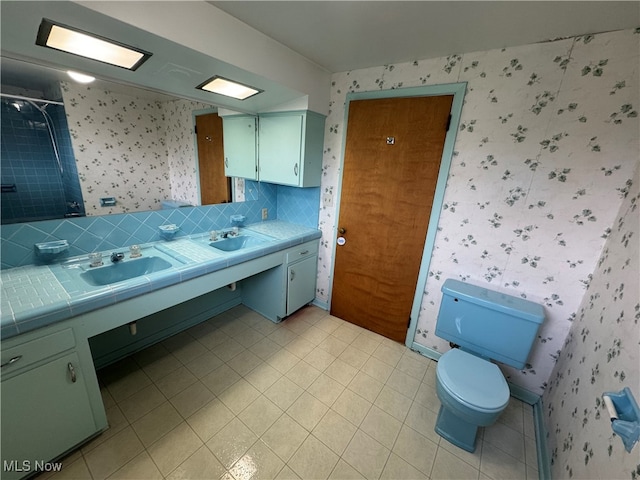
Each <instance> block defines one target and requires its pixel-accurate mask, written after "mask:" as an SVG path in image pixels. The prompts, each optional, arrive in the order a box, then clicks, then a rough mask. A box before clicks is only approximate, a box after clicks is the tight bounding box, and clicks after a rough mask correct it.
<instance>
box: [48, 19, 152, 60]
mask: <svg viewBox="0 0 640 480" xmlns="http://www.w3.org/2000/svg"><path fill="white" fill-rule="evenodd" d="M36 44H37V45H41V46H43V47H49V48H53V49H55V50H61V51H63V52H68V53H72V54H74V55H79V56H81V57H86V58H90V59H92V60H97V61H99V62H103V63H108V64H110V65H115V66H118V67H122V68H126V69H128V70H135V69H137V68H138V67H139V66H140V65H142V63H144V62H145V61H146V60H147V59H148V58H149V57H150V56H151V53H149V52H145V51H144V50H139V49H136V48H133V47H129V46H127V45H124V44H122V43H118V42H115V41H113V40H109V39H106V38H103V37H99V36H97V35H93V34H90V33H87V32H83V31H82V30H78V29H76V28H72V27H67V26H64V25H61V24H55V23H53V22H52V21H51V20H47V19H43V20H42V23H41V24H40V29H39V30H38V37H37V39H36Z"/></svg>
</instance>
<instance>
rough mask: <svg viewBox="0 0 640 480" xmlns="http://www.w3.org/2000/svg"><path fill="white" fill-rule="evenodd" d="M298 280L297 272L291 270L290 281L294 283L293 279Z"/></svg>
mask: <svg viewBox="0 0 640 480" xmlns="http://www.w3.org/2000/svg"><path fill="white" fill-rule="evenodd" d="M294 278H296V272H294V271H293V270H291V274H290V275H289V281H290V282H293V279H294Z"/></svg>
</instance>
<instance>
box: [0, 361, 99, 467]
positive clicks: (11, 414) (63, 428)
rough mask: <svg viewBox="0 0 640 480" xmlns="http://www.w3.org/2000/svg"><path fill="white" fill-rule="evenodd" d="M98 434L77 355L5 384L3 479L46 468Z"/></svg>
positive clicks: (3, 390) (51, 363)
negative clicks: (43, 464) (43, 465)
mask: <svg viewBox="0 0 640 480" xmlns="http://www.w3.org/2000/svg"><path fill="white" fill-rule="evenodd" d="M96 431H97V428H96V424H95V422H94V418H93V412H92V410H91V405H90V401H89V396H88V393H87V386H86V383H85V379H84V377H83V373H82V369H81V368H80V364H79V358H78V355H77V354H76V353H75V352H70V353H69V354H67V355H65V356H63V357H61V358H58V359H57V360H53V361H51V362H48V363H45V364H44V365H41V366H39V367H36V368H34V369H32V370H29V371H27V372H25V373H22V374H19V375H16V376H14V377H12V378H9V379H7V380H5V381H3V382H2V462H3V465H4V471H3V472H2V478H3V479H13V478H21V477H23V476H25V475H27V473H28V471H33V470H34V469H37V468H41V464H42V462H48V461H50V460H52V459H54V458H56V457H57V456H59V455H60V454H61V453H64V452H65V451H67V450H69V449H70V448H72V447H74V446H76V445H77V444H79V443H80V442H82V441H83V440H85V439H87V438H88V437H90V436H91V435H93V434H94V433H96ZM37 462H40V463H37ZM25 469H26V470H27V471H24V470H25Z"/></svg>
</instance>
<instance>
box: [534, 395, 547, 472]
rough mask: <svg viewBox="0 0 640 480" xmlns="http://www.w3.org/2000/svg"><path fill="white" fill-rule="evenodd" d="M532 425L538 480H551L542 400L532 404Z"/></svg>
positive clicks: (539, 399)
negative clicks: (533, 427) (534, 435)
mask: <svg viewBox="0 0 640 480" xmlns="http://www.w3.org/2000/svg"><path fill="white" fill-rule="evenodd" d="M533 423H534V426H535V430H536V452H537V454H538V478H539V480H551V458H550V457H549V445H548V444H547V429H546V427H545V424H544V408H543V405H542V398H538V401H537V402H536V403H534V404H533Z"/></svg>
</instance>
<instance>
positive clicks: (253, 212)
mask: <svg viewBox="0 0 640 480" xmlns="http://www.w3.org/2000/svg"><path fill="white" fill-rule="evenodd" d="M270 197H271V198H270ZM275 203H276V200H275V195H269V191H268V190H263V191H261V192H260V200H251V201H246V202H240V203H227V204H222V205H207V206H204V207H187V208H176V209H172V210H158V211H150V212H137V213H126V214H119V215H107V216H100V217H81V218H70V219H65V220H46V221H42V222H32V223H21V224H13V225H3V226H2V230H1V232H0V234H1V237H2V244H1V257H0V258H1V263H0V264H1V268H3V269H4V268H13V267H19V266H23V265H32V264H36V263H38V258H37V257H36V255H35V253H34V244H35V243H40V242H50V241H54V240H67V241H68V242H69V244H70V247H69V250H68V251H67V252H66V253H65V256H69V257H72V256H76V255H83V254H86V253H89V252H95V251H109V250H112V249H117V248H123V247H128V246H130V245H133V244H143V243H148V242H155V241H158V240H160V239H161V238H160V235H159V233H158V232H159V231H158V227H159V226H160V225H163V224H172V223H174V224H176V225H178V226H179V227H180V231H179V232H178V235H177V237H176V238H179V237H181V236H186V235H192V234H197V233H204V232H208V231H210V230H216V229H221V228H226V227H230V226H231V220H230V217H231V215H236V214H239V215H244V216H246V217H247V220H246V223H247V224H250V223H257V222H260V221H261V209H262V208H263V206H265V205H275Z"/></svg>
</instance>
